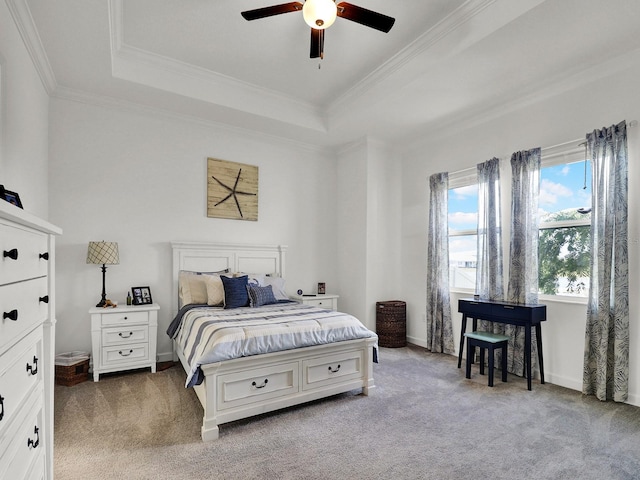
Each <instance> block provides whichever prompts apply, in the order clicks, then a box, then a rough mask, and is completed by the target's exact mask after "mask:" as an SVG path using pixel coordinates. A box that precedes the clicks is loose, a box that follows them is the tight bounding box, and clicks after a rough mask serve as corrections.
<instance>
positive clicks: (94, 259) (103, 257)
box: [87, 242, 120, 307]
mask: <svg viewBox="0 0 640 480" xmlns="http://www.w3.org/2000/svg"><path fill="white" fill-rule="evenodd" d="M87 263H90V264H94V265H102V300H100V302H99V303H98V304H97V305H96V307H104V306H105V304H106V303H107V292H106V290H105V276H106V273H107V265H118V264H119V263H120V255H119V254H118V243H117V242H89V249H88V250H87Z"/></svg>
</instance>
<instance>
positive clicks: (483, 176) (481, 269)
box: [476, 158, 505, 365]
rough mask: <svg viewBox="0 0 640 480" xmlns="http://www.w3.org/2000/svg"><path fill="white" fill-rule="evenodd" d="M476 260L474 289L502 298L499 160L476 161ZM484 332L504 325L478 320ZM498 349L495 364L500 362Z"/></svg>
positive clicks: (501, 331)
mask: <svg viewBox="0 0 640 480" xmlns="http://www.w3.org/2000/svg"><path fill="white" fill-rule="evenodd" d="M477 259H478V263H477V265H476V293H477V294H478V295H480V298H481V299H483V300H503V299H504V287H503V281H502V277H503V275H502V272H503V271H502V223H501V218H500V160H499V159H497V158H492V159H491V160H488V161H486V162H484V163H479V164H478V250H477ZM478 327H479V328H478V329H479V330H481V331H483V332H493V333H499V334H504V329H505V325H504V324H503V323H494V322H489V321H487V320H480V322H479V325H478ZM501 355H502V353H501V352H498V358H497V360H496V362H497V363H496V365H501Z"/></svg>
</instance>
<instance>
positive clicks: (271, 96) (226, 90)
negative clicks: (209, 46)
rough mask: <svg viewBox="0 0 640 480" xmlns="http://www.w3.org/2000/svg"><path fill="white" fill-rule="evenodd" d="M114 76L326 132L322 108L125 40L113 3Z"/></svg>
mask: <svg viewBox="0 0 640 480" xmlns="http://www.w3.org/2000/svg"><path fill="white" fill-rule="evenodd" d="M109 26H110V42H111V65H112V75H113V76H114V77H116V78H121V79H124V80H128V81H132V82H136V83H141V84H144V85H148V86H152V87H154V88H158V89H161V90H165V91H170V92H172V93H177V94H179V95H183V96H186V97H191V98H194V99H197V100H201V101H204V102H207V103H212V104H217V105H223V106H225V107H229V108H232V109H238V110H242V111H245V112H250V113H252V114H255V115H259V116H263V117H266V118H272V119H274V120H277V121H281V122H285V123H290V124H294V125H296V126H302V127H304V128H309V129H312V130H315V131H318V132H321V133H326V132H327V129H328V127H327V121H326V115H325V111H324V109H321V108H320V107H318V106H316V105H314V104H311V103H309V102H304V101H301V100H299V99H296V98H294V97H291V96H289V95H286V94H283V93H281V92H277V91H274V90H270V89H267V88H264V87H260V86H258V85H255V84H253V83H250V82H245V81H242V80H238V79H236V78H233V77H230V76H227V75H222V74H220V73H217V72H213V71H211V70H208V69H206V68H202V67H198V66H195V65H191V64H188V63H185V62H181V61H178V60H176V59H173V58H169V57H166V56H163V55H159V54H156V53H153V52H150V51H147V50H144V49H141V48H137V47H134V46H132V45H128V44H127V43H126V42H125V41H124V1H123V0H109Z"/></svg>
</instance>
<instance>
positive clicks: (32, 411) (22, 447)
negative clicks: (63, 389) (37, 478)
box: [0, 395, 45, 479]
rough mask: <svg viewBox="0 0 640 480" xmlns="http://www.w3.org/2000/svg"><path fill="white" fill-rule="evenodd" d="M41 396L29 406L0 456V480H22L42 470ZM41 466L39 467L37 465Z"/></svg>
mask: <svg viewBox="0 0 640 480" xmlns="http://www.w3.org/2000/svg"><path fill="white" fill-rule="evenodd" d="M43 410H44V407H43V400H42V395H39V396H38V400H37V401H36V402H35V403H32V404H31V405H29V407H28V408H27V411H26V415H25V417H24V420H23V422H22V423H21V424H20V426H19V427H18V428H17V429H16V430H15V432H12V433H13V434H12V437H11V439H6V440H10V441H7V443H6V444H5V448H4V449H3V451H2V453H1V454H0V455H1V457H0V478H3V479H4V478H6V479H14V478H15V479H23V478H29V477H27V475H29V476H31V475H32V474H33V473H35V472H37V471H39V470H42V469H43V466H44V459H45V435H44V433H45V432H44V431H43V428H44V421H43V419H44V416H43ZM39 464H41V465H39Z"/></svg>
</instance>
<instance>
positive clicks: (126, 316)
mask: <svg viewBox="0 0 640 480" xmlns="http://www.w3.org/2000/svg"><path fill="white" fill-rule="evenodd" d="M114 310H117V308H116V309H114ZM136 323H137V324H140V323H149V314H148V313H147V312H116V311H113V310H110V311H109V313H106V312H105V313H103V314H102V325H103V326H107V325H123V324H136Z"/></svg>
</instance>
